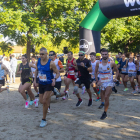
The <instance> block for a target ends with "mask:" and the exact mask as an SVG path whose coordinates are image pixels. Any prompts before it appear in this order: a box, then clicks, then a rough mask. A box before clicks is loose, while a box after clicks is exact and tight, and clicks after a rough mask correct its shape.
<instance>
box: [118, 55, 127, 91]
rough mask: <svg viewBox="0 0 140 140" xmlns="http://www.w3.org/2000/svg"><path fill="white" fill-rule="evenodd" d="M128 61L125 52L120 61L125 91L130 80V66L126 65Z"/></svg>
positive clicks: (119, 66)
mask: <svg viewBox="0 0 140 140" xmlns="http://www.w3.org/2000/svg"><path fill="white" fill-rule="evenodd" d="M127 63H128V60H127V59H126V57H125V54H122V60H121V61H120V62H119V65H118V68H119V69H121V78H122V81H123V85H124V87H125V89H124V91H127V90H128V88H127V82H128V67H126V64H127Z"/></svg>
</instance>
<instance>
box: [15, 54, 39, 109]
mask: <svg viewBox="0 0 140 140" xmlns="http://www.w3.org/2000/svg"><path fill="white" fill-rule="evenodd" d="M21 59H22V63H21V64H19V65H18V69H17V73H20V74H21V84H20V86H19V89H18V91H19V92H20V93H21V95H22V96H23V98H24V99H25V108H28V107H29V101H27V97H26V93H25V90H26V91H27V92H28V94H29V96H30V99H32V100H34V103H35V107H38V99H35V96H34V94H33V93H32V91H31V85H32V72H31V67H33V68H36V66H35V65H33V64H32V63H28V60H27V56H26V55H22V58H21Z"/></svg>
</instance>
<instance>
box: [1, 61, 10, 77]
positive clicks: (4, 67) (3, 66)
mask: <svg viewBox="0 0 140 140" xmlns="http://www.w3.org/2000/svg"><path fill="white" fill-rule="evenodd" d="M1 68H2V69H4V70H5V71H6V75H7V74H8V72H9V70H8V69H7V67H6V66H5V65H4V64H2V65H1Z"/></svg>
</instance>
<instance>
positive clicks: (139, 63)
mask: <svg viewBox="0 0 140 140" xmlns="http://www.w3.org/2000/svg"><path fill="white" fill-rule="evenodd" d="M137 64H138V71H137V76H138V84H139V87H140V55H139V54H138V55H137ZM138 92H139V93H140V89H139V91H138Z"/></svg>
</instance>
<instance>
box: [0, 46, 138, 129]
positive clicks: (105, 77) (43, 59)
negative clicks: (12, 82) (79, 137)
mask: <svg viewBox="0 0 140 140" xmlns="http://www.w3.org/2000/svg"><path fill="white" fill-rule="evenodd" d="M89 56H90V58H89V59H87V58H86V57H85V52H83V51H79V58H78V59H75V58H74V57H73V53H72V52H71V51H70V52H68V54H67V60H66V68H65V69H64V66H63V64H62V62H61V61H60V60H59V59H57V56H56V53H55V52H54V51H50V52H49V53H48V52H47V49H46V48H41V49H40V57H39V58H38V60H36V57H34V56H32V60H31V62H29V61H28V59H27V56H26V55H22V58H21V60H22V63H20V64H19V65H18V67H17V74H20V75H21V76H20V80H21V84H20V86H19V89H18V91H19V92H20V93H21V95H22V96H23V98H24V100H25V108H28V107H29V105H33V104H35V107H38V105H39V103H41V104H43V117H42V120H41V123H40V127H45V126H46V125H47V121H46V116H47V113H49V112H50V103H51V96H56V99H57V100H58V99H62V100H66V99H67V98H69V86H70V84H71V83H72V84H73V86H74V90H73V96H76V97H77V100H78V102H77V103H76V107H79V106H80V105H81V104H82V103H83V100H82V98H81V96H80V95H81V94H84V93H85V91H86V92H87V93H88V96H89V101H88V103H87V105H88V106H91V105H92V104H93V97H92V92H91V90H90V89H91V88H93V90H94V92H95V93H94V94H95V95H96V97H97V98H96V100H95V101H100V102H101V104H100V106H99V109H102V108H103V107H104V111H103V114H102V115H101V118H100V119H101V120H104V119H105V118H106V117H107V110H108V107H109V97H110V95H111V93H112V91H114V92H115V93H116V92H117V90H116V88H115V86H119V84H120V82H122V83H123V85H124V91H128V90H129V89H128V87H127V83H128V81H130V83H131V87H132V89H133V91H132V94H135V93H137V92H140V90H138V87H139V86H140V56H139V55H137V58H136V59H135V58H134V54H133V53H130V54H129V57H127V58H126V56H125V54H122V53H121V52H119V53H118V55H117V56H116V59H115V60H114V59H113V58H112V57H110V54H109V53H108V50H107V49H105V48H103V49H101V51H100V53H95V52H91V53H90V55H89ZM64 71H65V75H64V84H65V90H64V91H63V92H62V91H61V83H62V79H61V73H63V72H64ZM5 72H7V73H8V69H7V68H6V67H5V65H4V64H3V63H2V61H1V63H0V92H2V91H3V90H7V91H8V92H9V87H8V86H7V87H6V88H2V86H4V85H5V78H4V77H5V75H6V74H5ZM120 77H121V80H120ZM135 79H136V81H137V83H135V81H134V80H135ZM32 84H33V87H34V90H35V91H36V93H37V94H36V96H34V94H33V92H32V90H31V85H32ZM79 88H81V90H82V93H81V94H80V93H79V92H80V91H81V90H79ZM29 97H30V101H29V100H28V98H29Z"/></svg>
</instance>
